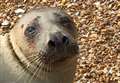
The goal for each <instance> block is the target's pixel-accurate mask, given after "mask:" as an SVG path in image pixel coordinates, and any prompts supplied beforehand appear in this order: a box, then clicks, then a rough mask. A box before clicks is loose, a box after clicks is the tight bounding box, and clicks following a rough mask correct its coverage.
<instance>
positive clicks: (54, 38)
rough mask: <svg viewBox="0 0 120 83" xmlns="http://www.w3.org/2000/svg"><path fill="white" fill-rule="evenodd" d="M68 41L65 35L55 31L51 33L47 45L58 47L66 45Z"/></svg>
mask: <svg viewBox="0 0 120 83" xmlns="http://www.w3.org/2000/svg"><path fill="white" fill-rule="evenodd" d="M69 42H70V40H69V38H68V37H67V36H64V35H63V34H62V33H60V32H56V33H55V34H53V35H51V37H50V40H49V41H48V46H49V47H60V46H63V45H68V44H69Z"/></svg>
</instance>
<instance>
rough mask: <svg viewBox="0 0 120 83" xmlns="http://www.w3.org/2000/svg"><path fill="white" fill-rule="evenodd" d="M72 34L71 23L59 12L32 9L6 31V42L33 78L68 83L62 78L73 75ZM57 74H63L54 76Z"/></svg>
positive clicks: (73, 36)
mask: <svg viewBox="0 0 120 83" xmlns="http://www.w3.org/2000/svg"><path fill="white" fill-rule="evenodd" d="M76 33H77V30H76V28H75V25H74V23H73V21H72V20H71V18H70V17H69V16H68V15H67V14H66V13H65V12H64V11H63V10H61V9H57V8H45V9H36V10H32V11H31V12H29V13H27V14H25V15H24V16H23V17H22V18H21V19H20V20H19V21H18V22H17V24H16V25H15V27H14V28H13V29H12V30H11V32H10V43H11V46H12V48H13V49H14V52H15V54H16V57H17V58H18V59H19V60H20V63H22V65H21V66H23V65H24V68H23V69H25V70H26V71H27V72H28V73H30V74H31V75H32V76H33V77H35V78H38V79H42V80H44V79H53V80H55V79H57V81H53V80H52V81H51V82H50V80H49V82H48V83H71V82H72V81H65V79H66V80H69V79H71V80H72V79H73V76H74V72H75V66H76V55H77V53H78V45H77V43H76V37H77V35H76ZM35 72H36V73H35ZM43 72H44V74H43ZM65 72H67V73H66V74H67V75H68V76H66V78H65V77H63V76H64V73H65ZM58 73H62V74H63V75H62V74H61V75H60V76H59V75H56V76H54V74H58ZM68 73H70V74H68ZM70 76H71V77H70ZM56 77H58V78H56ZM63 80H64V81H65V82H64V81H63ZM44 83H47V82H46V81H45V82H44Z"/></svg>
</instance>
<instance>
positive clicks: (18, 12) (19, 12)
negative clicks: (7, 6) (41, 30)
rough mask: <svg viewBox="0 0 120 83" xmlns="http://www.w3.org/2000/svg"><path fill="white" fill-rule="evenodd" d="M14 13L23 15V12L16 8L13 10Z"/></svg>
mask: <svg viewBox="0 0 120 83" xmlns="http://www.w3.org/2000/svg"><path fill="white" fill-rule="evenodd" d="M15 13H16V14H23V13H25V10H23V9H21V8H18V9H16V10H15Z"/></svg>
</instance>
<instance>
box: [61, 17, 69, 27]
mask: <svg viewBox="0 0 120 83" xmlns="http://www.w3.org/2000/svg"><path fill="white" fill-rule="evenodd" d="M70 22H71V20H70V19H69V18H68V17H61V18H60V23H61V24H62V25H64V26H67V25H68V24H70Z"/></svg>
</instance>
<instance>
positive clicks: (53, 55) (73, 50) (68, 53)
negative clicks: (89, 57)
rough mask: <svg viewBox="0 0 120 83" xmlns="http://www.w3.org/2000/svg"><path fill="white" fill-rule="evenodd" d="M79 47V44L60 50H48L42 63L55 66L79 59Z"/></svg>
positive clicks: (42, 58) (43, 55)
mask: <svg viewBox="0 0 120 83" xmlns="http://www.w3.org/2000/svg"><path fill="white" fill-rule="evenodd" d="M78 53H79V47H78V45H77V44H75V43H74V44H71V45H69V46H66V47H61V48H60V49H49V48H48V49H46V52H44V53H43V54H42V57H41V61H42V62H43V63H44V64H46V65H49V64H50V65H54V64H57V63H58V64H59V63H62V62H65V61H66V60H67V59H71V58H74V57H77V54H78Z"/></svg>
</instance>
